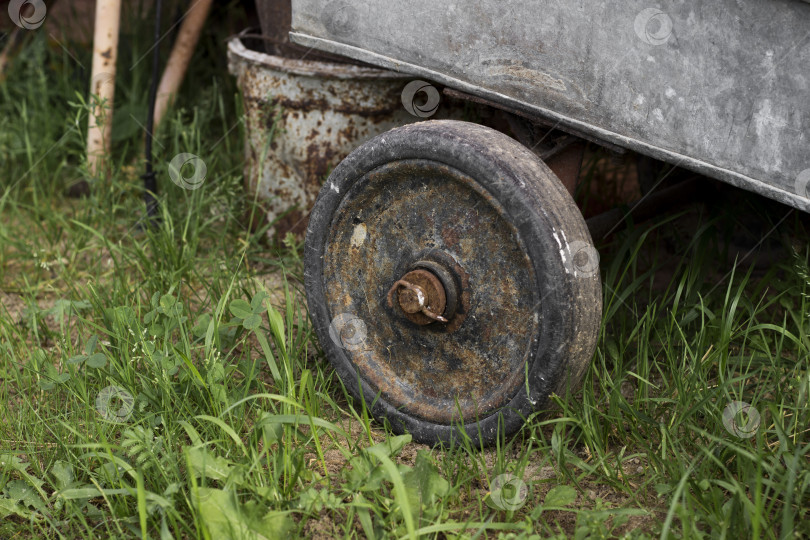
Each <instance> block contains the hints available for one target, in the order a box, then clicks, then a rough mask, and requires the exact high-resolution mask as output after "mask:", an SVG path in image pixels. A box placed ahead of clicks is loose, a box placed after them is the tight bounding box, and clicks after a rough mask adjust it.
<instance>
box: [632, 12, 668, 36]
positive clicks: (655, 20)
mask: <svg viewBox="0 0 810 540" xmlns="http://www.w3.org/2000/svg"><path fill="white" fill-rule="evenodd" d="M672 28H673V24H672V18H671V17H670V16H669V15H667V14H666V13H664V12H663V11H661V10H660V9H658V8H647V9H644V10H641V12H639V14H638V15H636V20H635V21H634V22H633V29H634V30H635V31H636V35H637V36H638V37H639V39H640V40H641V41H643V42H644V43H647V44H649V45H663V44H664V43H666V42H667V41H669V37H670V36H671V35H672Z"/></svg>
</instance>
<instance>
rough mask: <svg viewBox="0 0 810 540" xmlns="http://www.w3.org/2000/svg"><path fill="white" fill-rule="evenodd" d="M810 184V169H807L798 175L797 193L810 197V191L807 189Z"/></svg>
mask: <svg viewBox="0 0 810 540" xmlns="http://www.w3.org/2000/svg"><path fill="white" fill-rule="evenodd" d="M808 184H810V169H805V170H803V171H802V172H800V173H799V176H797V177H796V183H795V187H796V195H798V196H799V197H804V198H805V199H810V191H808V190H807V187H808Z"/></svg>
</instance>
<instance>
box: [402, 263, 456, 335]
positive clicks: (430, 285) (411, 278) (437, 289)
mask: <svg viewBox="0 0 810 540" xmlns="http://www.w3.org/2000/svg"><path fill="white" fill-rule="evenodd" d="M394 293H397V294H396V304H398V305H399V307H400V309H401V310H402V312H403V313H404V315H405V317H406V318H408V320H410V321H412V322H414V323H416V324H419V325H423V326H424V325H426V324H430V323H432V322H434V321H440V322H447V319H446V318H444V317H443V316H442V313H443V312H444V308H445V305H446V302H447V299H446V297H445V291H444V287H443V286H442V283H441V281H439V278H437V277H436V276H435V275H434V274H433V273H432V272H430V271H428V270H424V269H421V268H420V269H417V270H412V271H410V272H408V273H407V274H405V275H404V276H402V279H399V280H397V281H396V283H394V285H393V286H392V287H391V290H389V291H388V304H389V305H390V306H391V307H394V304H395V302H394Z"/></svg>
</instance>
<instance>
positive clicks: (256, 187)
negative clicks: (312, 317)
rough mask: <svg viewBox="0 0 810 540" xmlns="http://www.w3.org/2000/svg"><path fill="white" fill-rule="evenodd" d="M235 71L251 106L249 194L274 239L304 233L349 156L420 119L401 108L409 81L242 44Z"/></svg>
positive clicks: (233, 61)
mask: <svg viewBox="0 0 810 540" xmlns="http://www.w3.org/2000/svg"><path fill="white" fill-rule="evenodd" d="M245 41H246V40H245ZM228 67H229V70H230V72H231V73H232V74H233V75H235V76H236V77H237V84H238V86H239V88H240V90H241V92H242V96H243V99H244V107H245V131H246V137H245V182H246V187H247V189H248V192H249V193H252V194H255V195H256V197H257V200H258V202H259V203H260V207H261V208H262V209H263V211H264V213H265V215H266V219H267V220H268V222H269V223H271V224H273V226H272V227H271V229H270V231H269V235H271V236H274V235H282V236H283V235H284V234H286V232H288V231H292V232H295V233H303V231H304V230H305V229H306V225H307V221H308V219H307V218H308V215H309V210H310V208H311V207H312V204H313V203H314V201H315V198H316V197H317V195H318V191H319V190H320V188H321V186H322V185H323V182H324V180H325V179H326V177H327V176H328V175H329V172H330V171H331V170H332V168H334V167H335V166H336V165H337V164H338V163H339V162H340V161H341V160H342V159H343V158H344V157H346V156H347V155H348V154H349V152H351V151H352V150H354V149H355V148H356V147H357V146H358V145H360V144H362V143H363V142H365V141H367V140H368V139H371V138H372V137H374V136H376V135H378V134H380V133H383V132H385V131H388V130H389V129H392V128H394V127H396V126H401V125H404V124H406V123H409V122H413V121H416V120H420V118H418V117H416V116H413V115H411V114H409V113H408V112H407V111H406V110H405V108H404V107H403V105H402V97H401V94H402V89H403V87H404V86H405V85H406V84H407V81H408V80H409V79H410V77H409V76H408V75H403V74H399V73H393V72H391V71H385V70H380V69H376V68H370V67H364V66H358V65H354V64H348V63H330V62H323V61H310V60H307V59H294V58H283V57H280V56H273V55H269V54H265V53H263V52H260V51H258V50H252V49H249V48H247V47H246V46H245V42H243V40H241V39H239V38H234V39H232V40H231V41H230V42H229V43H228Z"/></svg>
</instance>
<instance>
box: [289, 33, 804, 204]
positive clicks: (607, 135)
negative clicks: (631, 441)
mask: <svg viewBox="0 0 810 540" xmlns="http://www.w3.org/2000/svg"><path fill="white" fill-rule="evenodd" d="M290 40H291V41H292V42H293V43H297V44H299V45H303V46H305V47H312V48H315V49H319V50H323V51H327V52H330V53H333V54H340V55H343V56H348V57H349V58H353V59H355V60H360V61H361V62H367V63H369V64H374V65H377V66H380V67H383V68H385V69H388V70H391V71H395V72H400V73H404V74H406V75H407V76H415V77H424V78H426V79H430V80H432V81H435V82H437V83H440V84H444V85H446V86H449V87H452V88H455V89H457V90H459V91H462V92H466V93H468V94H472V95H476V96H479V97H482V98H485V99H489V100H491V101H494V102H497V103H501V104H503V105H505V106H508V107H512V108H515V109H518V110H523V111H526V113H527V114H532V115H536V116H542V117H545V118H548V119H549V120H550V121H552V122H557V123H559V125H561V126H566V127H567V128H569V129H576V130H579V131H581V132H583V133H587V134H589V135H591V136H592V137H596V138H597V139H599V140H604V141H606V142H608V143H611V144H615V145H618V146H621V147H623V148H627V149H630V150H633V151H635V152H638V153H640V154H645V155H648V156H651V157H654V158H656V159H659V160H661V161H666V162H668V163H672V164H675V165H677V166H679V167H682V168H685V169H689V170H692V171H695V172H697V173H700V174H704V175H706V176H710V177H712V178H715V179H717V180H721V181H723V182H726V183H728V184H731V185H733V186H737V187H739V188H742V189H745V190H748V191H751V192H754V193H756V194H758V195H762V196H764V197H767V198H769V199H773V200H776V201H779V202H781V203H783V204H787V205H789V206H792V207H793V208H796V209H798V210H801V211H804V212H810V200H808V199H805V198H803V197H800V196H798V195H797V194H795V193H791V192H789V191H786V190H783V189H779V188H775V187H773V186H771V185H770V184H768V183H766V182H763V181H762V180H757V179H756V178H751V177H749V176H745V175H743V174H740V173H738V172H735V171H732V170H729V169H724V168H722V167H718V166H716V165H712V164H710V163H706V162H705V161H701V160H698V159H695V158H691V157H689V156H686V155H683V154H678V153H677V152H673V151H671V150H666V149H664V148H660V147H658V146H654V145H651V144H648V143H645V142H643V141H640V140H637V139H634V138H631V137H628V136H626V135H621V134H619V133H616V132H613V131H610V130H607V129H604V128H600V127H598V126H594V125H591V124H588V123H587V122H582V121H580V120H577V119H575V118H571V117H569V116H565V115H562V114H559V113H556V112H554V111H552V110H549V109H545V108H542V107H537V106H535V105H532V104H530V103H526V102H523V101H520V100H517V99H514V98H511V97H509V96H505V95H503V94H500V93H498V92H493V91H490V90H486V89H483V88H481V87H478V86H475V85H472V84H469V83H466V82H464V81H461V80H459V79H456V78H454V77H448V76H447V75H444V74H442V73H439V72H437V71H433V70H431V69H426V68H423V67H421V66H417V65H415V64H411V63H408V62H403V61H400V60H397V59H395V58H390V57H387V56H383V55H381V54H377V53H374V52H371V51H367V50H365V49H361V48H358V47H353V46H351V45H346V44H344V43H340V42H337V41H332V40H327V39H323V38H318V37H314V36H310V35H308V34H303V33H300V32H290Z"/></svg>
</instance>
